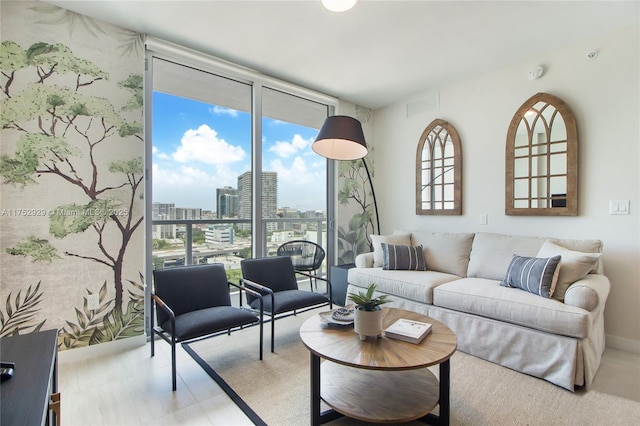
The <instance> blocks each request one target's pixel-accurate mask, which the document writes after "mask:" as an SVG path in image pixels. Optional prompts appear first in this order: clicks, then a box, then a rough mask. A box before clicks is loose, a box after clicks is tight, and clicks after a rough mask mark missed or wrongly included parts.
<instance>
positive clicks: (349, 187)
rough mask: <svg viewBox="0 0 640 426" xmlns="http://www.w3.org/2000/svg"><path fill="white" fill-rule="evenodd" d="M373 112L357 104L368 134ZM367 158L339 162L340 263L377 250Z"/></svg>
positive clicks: (369, 159) (369, 144) (369, 160)
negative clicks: (365, 163)
mask: <svg viewBox="0 0 640 426" xmlns="http://www.w3.org/2000/svg"><path fill="white" fill-rule="evenodd" d="M372 113H373V112H372V111H371V110H370V109H367V108H363V107H361V106H358V105H356V106H355V115H356V118H357V119H358V120H360V122H361V123H362V127H363V130H364V132H365V137H366V134H367V133H368V130H369V120H370V118H371V115H372ZM370 142H371V141H370V138H367V146H368V148H369V155H367V157H366V161H368V164H369V168H370V170H371V177H372V178H373V176H374V170H373V167H372V164H371V158H372V157H373V155H371V152H372V150H373V146H372V145H371V143H370ZM362 161H363V160H354V161H339V162H338V188H337V189H338V203H339V205H340V207H339V210H338V264H341V265H344V264H350V263H354V262H355V258H356V256H357V255H358V254H360V253H365V252H370V251H373V246H372V245H371V238H370V235H371V234H373V233H374V232H376V228H375V226H374V221H375V220H376V217H375V207H374V199H373V194H372V193H371V185H370V184H369V181H368V177H367V172H366V170H365V168H364V165H363V163H362Z"/></svg>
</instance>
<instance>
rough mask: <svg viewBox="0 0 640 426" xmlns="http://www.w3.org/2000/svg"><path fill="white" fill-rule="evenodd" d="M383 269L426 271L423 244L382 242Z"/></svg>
mask: <svg viewBox="0 0 640 426" xmlns="http://www.w3.org/2000/svg"><path fill="white" fill-rule="evenodd" d="M381 246H382V269H387V270H400V269H402V270H406V271H426V270H427V266H426V265H425V262H424V255H423V253H422V246H401V245H391V244H385V243H382V244H381Z"/></svg>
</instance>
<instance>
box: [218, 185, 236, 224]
mask: <svg viewBox="0 0 640 426" xmlns="http://www.w3.org/2000/svg"><path fill="white" fill-rule="evenodd" d="M238 192H239V191H238V189H237V188H232V187H230V186H225V187H224V188H216V217H217V218H218V219H224V218H233V217H238V212H239V209H240V207H239V204H240V203H239V197H238Z"/></svg>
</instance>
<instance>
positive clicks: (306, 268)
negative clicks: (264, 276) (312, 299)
mask: <svg viewBox="0 0 640 426" xmlns="http://www.w3.org/2000/svg"><path fill="white" fill-rule="evenodd" d="M276 254H277V255H278V256H289V257H290V258H291V263H293V269H295V270H296V271H302V272H308V273H309V274H310V275H311V276H310V277H309V285H310V286H311V290H312V291H313V285H314V284H315V287H316V290H317V289H318V281H317V278H318V271H319V270H320V268H322V262H323V261H324V257H325V251H324V249H323V248H322V247H321V246H320V245H318V244H316V243H314V242H311V241H306V240H291V241H287V242H286V243H284V244H282V245H281V246H280V247H278V250H277V252H276Z"/></svg>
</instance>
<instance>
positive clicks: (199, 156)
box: [172, 124, 246, 165]
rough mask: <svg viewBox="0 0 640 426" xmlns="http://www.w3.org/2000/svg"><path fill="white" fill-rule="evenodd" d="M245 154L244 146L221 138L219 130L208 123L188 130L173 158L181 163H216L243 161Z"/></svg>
mask: <svg viewBox="0 0 640 426" xmlns="http://www.w3.org/2000/svg"><path fill="white" fill-rule="evenodd" d="M245 156H246V153H245V151H244V149H242V147H240V146H233V145H230V144H229V143H228V142H227V141H225V140H224V139H219V138H218V132H216V131H215V130H214V129H212V128H211V127H209V126H207V125H206V124H203V125H201V126H200V127H198V129H197V130H193V129H190V130H187V131H186V132H185V133H184V136H182V139H181V140H180V146H179V147H178V149H177V150H176V152H174V153H173V154H172V157H173V159H174V160H175V161H178V162H181V163H187V162H189V161H200V162H203V163H207V164H215V165H220V164H229V163H232V162H237V161H241V160H243V159H244V157H245Z"/></svg>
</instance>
